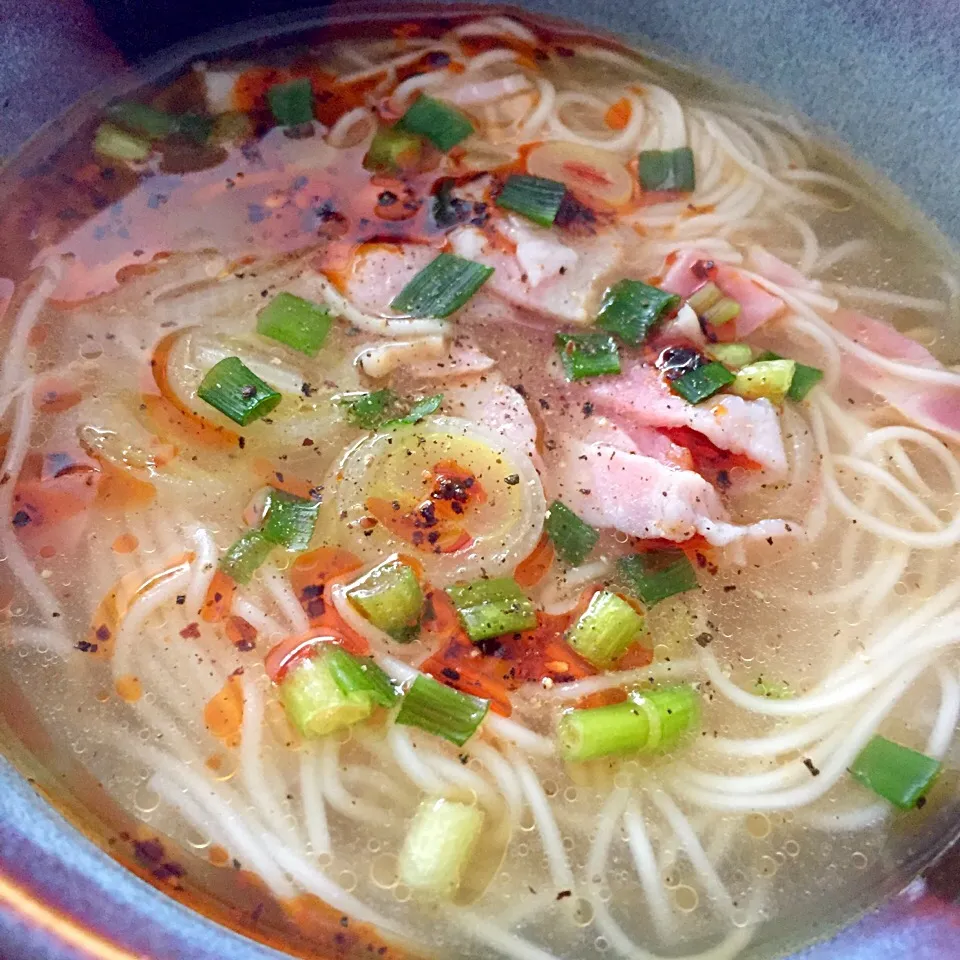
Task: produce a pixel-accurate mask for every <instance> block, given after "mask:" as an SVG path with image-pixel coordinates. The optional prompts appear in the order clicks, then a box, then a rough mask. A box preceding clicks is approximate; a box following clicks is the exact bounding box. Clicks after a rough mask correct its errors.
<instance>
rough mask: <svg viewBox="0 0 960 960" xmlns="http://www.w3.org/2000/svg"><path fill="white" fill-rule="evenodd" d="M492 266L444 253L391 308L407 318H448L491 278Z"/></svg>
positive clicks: (429, 265)
mask: <svg viewBox="0 0 960 960" xmlns="http://www.w3.org/2000/svg"><path fill="white" fill-rule="evenodd" d="M492 273H493V267H486V266H484V265H483V264H482V263H474V261H472V260H465V259H464V258H463V257H458V256H456V254H453V253H441V254H440V255H439V256H438V257H437V258H436V259H435V260H433V261H431V262H430V263H429V264H427V266H425V267H424V268H423V269H422V270H421V271H420V272H419V273H418V274H417V275H416V276H415V277H414V278H413V279H412V280H411V281H410V282H409V283H408V284H407V285H406V286H405V287H404V288H403V289H402V290H401V291H400V292H399V293H398V294H397V295H396V297H394V298H393V302H392V303H391V304H390V307H391V309H393V310H395V311H396V312H397V313H400V314H402V315H403V316H406V317H418V318H419V317H438V318H442V317H449V316H450V314H451V313H454V312H455V311H456V310H459V309H460V308H461V307H462V306H463V305H464V304H465V303H466V302H467V301H468V300H469V299H470V298H471V297H472V296H473V295H474V294H475V293H476V292H477V291H478V290H479V289H480V288H481V287H482V286H483V285H484V284H485V283H486V282H487V280H488V279H489V278H490V275H491V274H492Z"/></svg>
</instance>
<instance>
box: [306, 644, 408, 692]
mask: <svg viewBox="0 0 960 960" xmlns="http://www.w3.org/2000/svg"><path fill="white" fill-rule="evenodd" d="M323 659H324V660H325V661H326V664H327V668H328V669H329V671H330V675H331V676H332V677H333V679H334V682H335V683H336V684H337V686H338V687H339V688H340V692H341V693H343V694H347V695H350V694H357V693H359V694H363V695H365V696H368V697H369V698H370V700H371V701H372V702H373V703H375V704H376V705H377V706H378V707H392V706H393V705H394V703H396V701H397V698H398V697H399V696H400V694H399V693H398V692H397V688H396V687H395V686H394V685H393V681H392V680H391V679H390V678H389V677H388V676H387V675H386V674H385V673H384V672H383V670H381V669H380V667H378V666H377V664H376V662H375V661H374V660H373V658H372V657H355V656H353V654H351V653H347V651H346V650H344V649H343V647H340V646H337V645H336V644H328V645H327V647H326V651H325V652H324V654H323Z"/></svg>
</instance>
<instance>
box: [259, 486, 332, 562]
mask: <svg viewBox="0 0 960 960" xmlns="http://www.w3.org/2000/svg"><path fill="white" fill-rule="evenodd" d="M319 509H320V501H319V500H307V499H304V498H303V497H295V496H294V495H293V494H292V493H287V492H286V491H285V490H275V489H272V488H271V490H270V492H269V493H268V494H267V506H266V513H265V515H264V518H263V524H262V526H261V527H260V530H261V532H262V533H263V535H264V537H265V538H266V539H267V540H269V541H270V542H271V543H275V544H276V545H277V546H278V547H286V548H287V550H291V551H300V550H306V549H307V547H309V546H310V540H311V538H312V537H313V530H314V527H316V525H317V511H318V510H319Z"/></svg>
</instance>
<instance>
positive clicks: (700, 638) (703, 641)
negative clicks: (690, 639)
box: [696, 633, 713, 647]
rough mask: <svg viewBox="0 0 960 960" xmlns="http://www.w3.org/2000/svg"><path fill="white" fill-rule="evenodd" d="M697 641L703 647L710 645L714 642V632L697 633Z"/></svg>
mask: <svg viewBox="0 0 960 960" xmlns="http://www.w3.org/2000/svg"><path fill="white" fill-rule="evenodd" d="M696 641H697V643H698V644H699V645H700V646H701V647H709V646H710V644H711V643H713V634H712V633H701V634H698V635H697V638H696Z"/></svg>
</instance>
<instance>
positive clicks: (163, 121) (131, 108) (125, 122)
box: [107, 100, 177, 140]
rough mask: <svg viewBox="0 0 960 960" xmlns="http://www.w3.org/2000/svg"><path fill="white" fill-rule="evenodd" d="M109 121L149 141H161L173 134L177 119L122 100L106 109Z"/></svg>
mask: <svg viewBox="0 0 960 960" xmlns="http://www.w3.org/2000/svg"><path fill="white" fill-rule="evenodd" d="M107 113H108V114H109V116H110V119H111V120H114V121H115V122H116V123H119V124H120V126H122V127H126V129H127V130H132V131H133V132H134V133H139V134H141V135H142V136H144V137H148V138H149V139H151V140H163V138H164V137H169V136H170V134H172V133H175V132H176V129H177V119H176V117H175V116H174V115H173V114H172V113H166V112H164V111H163V110H157V109H156V107H151V106H148V105H147V104H145V103H137V101H136V100H122V101H121V102H120V103H115V104H113V105H112V106H111V107H109V108H108V109H107Z"/></svg>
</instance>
